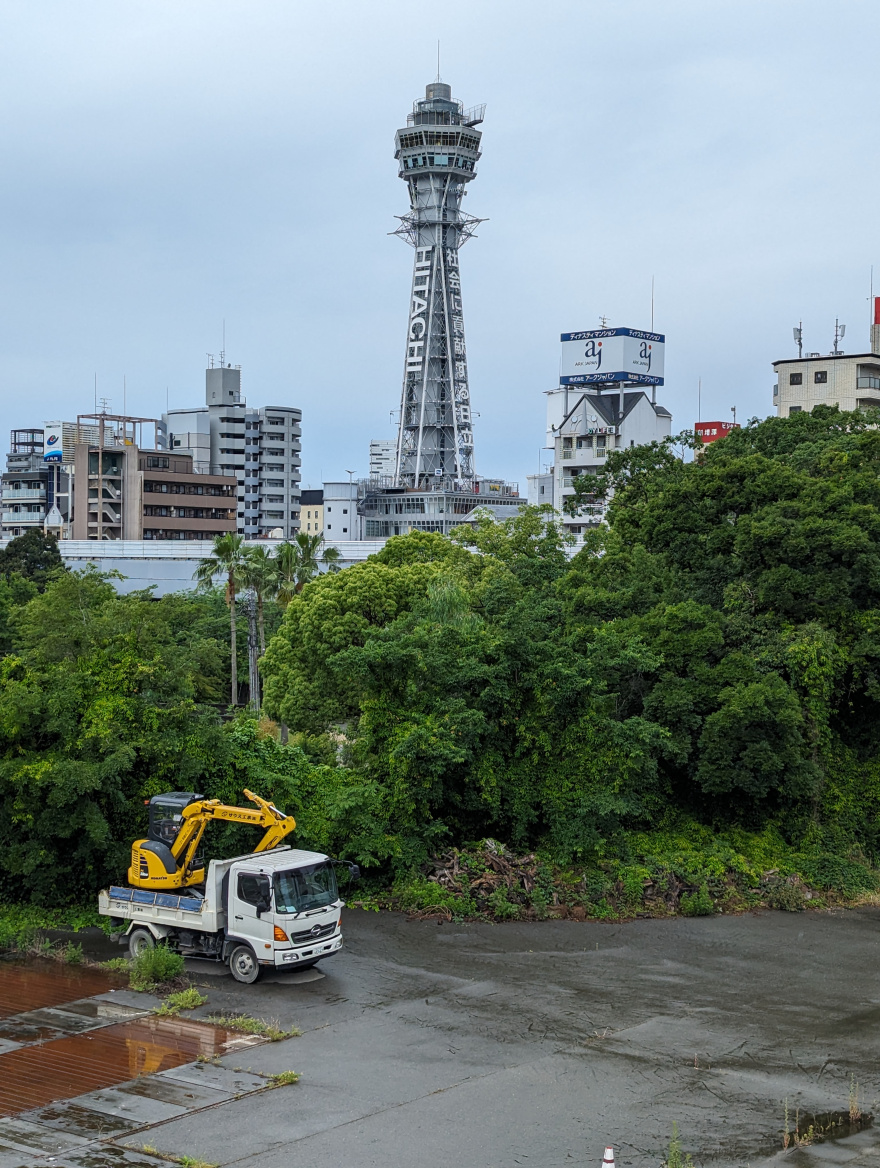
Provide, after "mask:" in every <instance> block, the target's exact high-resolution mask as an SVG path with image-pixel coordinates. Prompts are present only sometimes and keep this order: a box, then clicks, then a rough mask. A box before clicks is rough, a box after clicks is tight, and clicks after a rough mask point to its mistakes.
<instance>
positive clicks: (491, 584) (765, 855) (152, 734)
mask: <svg viewBox="0 0 880 1168" xmlns="http://www.w3.org/2000/svg"><path fill="white" fill-rule="evenodd" d="M874 425H875V419H873V418H869V417H866V416H865V415H862V414H852V415H849V414H840V413H839V412H837V411H836V410H829V409H827V408H817V409H816V410H815V411H814V412H813V413H812V414H801V415H797V416H796V417H792V418H790V419H785V420H782V419H770V420H768V421H766V422H762V423H755V424H751V425H749V426H747V427H745V428H744V429H742V430H740V431H734V432H733V433H732V434H730V436H729V437H726V438H725V439H724V440H723V441H722V442H718V443H715V444H714V445H712V446H711V447H709V448H707V449H706V450H705V451H703V452H699V454H698V457H697V459H696V460H695V461H691V462H683V461H682V460H681V459H680V458H677V457H675V456H674V454H673V451H672V449H671V448H670V446H668V445H657V446H649V447H642V448H633V449H630V450H625V451H620V452H615V453H612V454H611V456H610V457H609V458H608V461H607V469H606V472H605V474H604V475H602V476H600V477H599V478H598V479H597V478H591V479H589V480H587V479H584V480H581V481H579V482H578V499H579V501H583V500H584V499H585V498H587V497H588V496H595V495H596V494H601V493H603V492H607V491H609V490H611V489H612V488H613V491H614V496H613V500H612V502H611V505H610V511H609V519H610V524H609V526H608V527H603V528H602V529H601V530H599V531H596V532H594V533H592V534H591V535H590V536H589V537H588V539H587V542H586V544H585V546H584V548H583V549H582V550H580V551H579V552H578V554H577V555H576V556H574V558H573V559H572V560H569V558H568V557H569V552H568V549H567V548H566V547H565V543H564V537H563V536H562V535H561V534H560V531H559V529H558V527H557V525H556V524H555V522H554V521H553V518H552V515H551V514H550V513H548V512H547V511H545V510H542V509H538V508H524V509H522V511H521V513H520V514H519V515H518V516H517V517H516V518H515V519H512V520H508V521H506V522H505V523H500V524H499V523H495V522H493V521H492V520H491V519H489V518H488V517H486V518H485V519H482V520H480V521H478V522H477V523H476V524H475V525H473V526H470V527H467V528H461V529H459V530H458V531H457V533H456V535H455V537H453V538H445V537H442V536H440V535H433V534H426V533H414V534H411V535H409V536H405V537H396V538H394V539H392V540H390V541H389V542H388V543H387V544H386V546H385V548H384V549H383V550H382V551H381V553H379V554H378V555H376V556H373V557H371V558H370V559H369V560H368V561H367V562H365V563H363V564H359V565H357V566H355V567H353V568H349V569H346V570H344V571H339V572H328V573H325V574H323V575H320V576H318V577H316V578H312V579H307V580H305V581H301V582H300V583H301V584H302V586H301V587H299V585H297V586H295V587H291V588H290V589H288V590H287V591H286V592H285V593H284V595H283V596H282V597H281V600H280V602H279V600H277V599H275V598H274V595H273V592H272V589H271V588H267V589H266V590H265V596H264V597H263V600H262V605H263V608H261V610H260V615H261V623H262V622H263V617H264V618H265V620H264V624H265V635H266V638H267V641H268V645H267V649H266V653H265V656H264V657H263V660H262V675H263V681H264V686H263V688H264V694H263V698H264V702H265V712H266V713H267V714H268V715H269V717H270V718H274V719H276V720H277V721H278V722H281V723H286V724H287V725H288V726H289V728H290V742H289V744H286V745H282V744H281V742H280V741H279V736H278V727H277V725H275V724H274V723H270V722H269V721H268V720H267V719H263V720H262V721H260V720H259V719H257V718H256V717H254V716H248V715H238V716H236V717H234V718H230V716H229V712H228V710H227V705H226V703H227V701H228V695H229V689H230V687H229V677H230V639H229V638H230V609H229V607H228V606H227V603H226V597H225V596H224V591H223V589H222V588H211V587H210V586H209V587H207V590H206V591H204V592H197V593H190V594H186V595H180V596H170V597H165V598H164V599H161V600H154V599H152V598H151V597H150V596H149V594H147V593H134V594H130V595H128V596H120V595H118V594H117V592H116V591H115V588H114V582H113V581H112V580H110V579H108V578H106V577H105V576H102V575H101V574H99V573H97V572H94V571H89V572H84V573H72V572H66V571H64V570H63V569H57V568H56V569H55V570H54V571H53V570H51V569H49V570H48V571H47V574H46V576H45V577H38V575H37V574H36V572H35V573H32V574H31V576H30V577H28V576H27V575H25V574H22V573H18V572H15V571H10V572H8V573H6V574H5V575H4V574H0V654H2V660H0V899H2V900H6V901H30V902H31V903H32V904H35V905H37V906H55V905H58V904H59V903H61V902H67V903H75V902H77V901H80V902H85V901H87V900H88V898H90V897H91V896H92V894H93V893H94V891H95V889H96V888H98V887H100V886H101V885H102V884H105V883H107V882H108V881H109V880H113V879H120V878H122V876H123V874H124V871H125V869H126V867H127V863H128V855H129V847H130V843H131V841H132V839H133V838H136V837H137V835H138V834H139V833H140V832H142V830H143V827H144V824H145V809H144V806H143V800H144V799H145V798H148V797H149V796H150V795H152V794H154V793H157V792H160V791H162V790H168V789H178V790H181V789H183V790H185V789H192V790H198V791H202V792H204V793H205V794H206V795H215V796H217V797H219V798H221V799H223V800H224V801H226V802H241V799H242V796H241V792H242V789H243V788H244V787H250V788H251V789H253V790H255V791H258V792H260V793H261V794H263V795H266V796H268V797H270V798H272V799H274V800H275V801H276V802H277V803H278V805H279V806H281V807H283V808H284V809H285V810H288V811H290V812H291V813H292V814H293V815H294V816H295V817H296V819H297V824H298V826H297V832H296V837H295V839H296V842H298V843H299V844H301V845H304V846H309V847H314V848H315V849H317V850H320V851H325V852H330V853H334V854H337V855H342V856H347V857H350V858H352V859H356V860H358V861H359V862H361V863H362V864H365V865H367V866H368V867H370V868H373V869H374V870H375V871H378V872H382V873H383V874H384V875H383V879H384V880H385V888H386V889H387V888H388V886H389V884H390V883H392V882H394V884H395V888H396V889H397V895H398V900H397V903H400V904H406V905H408V906H409V907H419V908H424V909H428V910H429V909H430V908H431V907H432V906H435V907H437V908H438V910H441V911H444V912H449V913H462V912H464V911H466V909H467V906H468V905H470V906H473V905H476V904H479V905H483V904H486V905H488V906H489V909H490V910H491V911H492V912H494V914H495V915H496V916H498V917H502V918H503V917H505V916H513V915H517V914H520V915H522V914H526V913H531V914H533V915H537V916H542V915H545V914H546V913H547V912H548V911H550V910H551V909H553V910H556V909H559V910H560V911H561V909H562V908H566V907H567V908H570V909H571V910H572V911H577V912H579V913H581V912H582V913H585V914H586V915H588V916H593V917H600V918H601V917H604V916H612V915H621V914H623V915H627V914H631V913H632V912H634V911H638V910H639V909H640V908H642V907H644V906H645V904H646V902H647V901H649V900H652V903H655V904H656V905H658V906H661V908H662V909H663V911H666V910H668V909H669V908H678V909H680V910H681V911H684V912H688V913H691V914H693V915H702V914H704V913H708V912H711V911H716V909H717V908H718V907H719V906H722V905H725V906H726V905H729V906H730V907H736V906H738V905H743V904H748V903H757V902H758V900H763V901H764V902H765V903H771V904H775V905H777V907H781V908H800V907H803V905H804V903H805V897H806V895H807V890H808V889H811V890H812V893H811V895H813V894H815V895H816V896H819V897H825V896H826V894H827V895H828V896H830V897H833V896H834V895H836V894H839V895H842V896H847V897H855V896H859V895H862V894H864V893H866V892H870V891H872V890H873V889H874V888H875V885H876V880H875V874H874V868H875V867H876V866H877V863H878V860H880V719H878V714H880V429H874ZM263 567H265V565H262V566H261V565H256V566H254V567H253V572H252V575H254V574H256V575H258V574H259V573H258V569H260V570H262V568H263ZM227 575H228V573H227ZM256 575H254V580H256ZM242 579H243V580H244V576H243V577H242ZM258 583H259V581H257V582H256V583H255V582H254V581H252V582H251V584H250V585H249V586H250V587H253V588H257V585H258ZM223 584H228V579H227V580H223ZM261 595H262V593H261ZM263 609H264V610H265V611H263ZM239 658H240V659H241V654H240V655H239ZM487 837H492V838H493V839H494V840H497V841H500V845H507V846H508V847H509V848H512V849H513V854H514V855H520V856H524V855H525V854H526V853H531V852H533V851H536V852H537V853H538V856H539V857H540V860H539V861H535V863H537V864H538V868H537V869H535V871H539V872H540V873H541V875H540V878H538V877H535V879H538V883H537V884H534V881H533V880H532V878H531V877H528V876H523V877H522V880H521V882H520V884H519V885H517V886H516V887H514V886H513V885H512V884H510V883H508V884H507V885H503V886H502V885H499V886H498V887H495V886H493V887H492V888H491V889H490V888H489V886H488V885H486V886H485V887H484V888H483V892H482V893H480V892H479V890H476V889H473V888H471V887H470V885H467V886H466V884H465V883H461V884H455V883H454V882H453V884H452V885H448V886H444V887H442V888H441V887H440V886H439V885H438V884H437V883H436V881H434V880H428V879H427V878H426V877H427V874H429V873H430V872H431V871H432V869H431V868H430V867H429V866H428V865H427V863H426V862H427V860H428V857H429V856H432V855H434V856H436V855H438V854H439V853H444V854H452V853H451V851H450V849H456V848H462V847H464V846H465V845H467V844H469V843H470V844H474V843H475V841H478V840H481V839H485V838H487ZM252 840H253V837H252V836H251V835H249V833H248V831H247V830H246V829H242V828H236V827H234V826H233V825H225V826H222V827H221V826H220V825H216V826H215V827H214V828H213V829H212V832H211V834H210V838H209V839H208V841H207V846H208V854H209V855H211V854H224V853H225V854H229V852H230V851H233V850H234V851H241V850H245V849H246V848H247V847H248V846H249V845H250V844H251V843H252ZM500 845H499V846H500ZM494 846H495V845H493V847H494ZM456 854H458V853H456ZM468 854H469V855H470V856H471V860H470V861H468V862H469V863H471V864H472V865H474V864H476V865H477V868H476V869H473V870H474V871H478V870H481V869H479V864H482V863H484V861H485V863H486V864H488V865H489V866H490V867H491V863H494V862H495V861H491V863H490V861H489V860H486V859H485V855H487V854H488V853H485V852H483V851H480V849H479V848H477V849H476V850H475V849H474V848H473V847H472V848H471V850H470V852H469V853H468ZM496 854H497V852H492V855H496ZM505 854H507V853H505ZM475 857H476V858H475ZM480 857H483V859H481V858H480ZM523 871H525V869H523ZM407 873H409V874H412V873H417V875H416V876H415V877H412V876H410V877H407V876H406V874H407ZM418 873H420V875H419V874H418ZM794 873H798V874H799V877H797V878H796V877H794V876H793V875H792V874H794ZM496 875H497V873H496ZM407 881H409V882H407ZM463 906H464V907H463ZM663 906H665V908H663ZM481 911H482V909H481Z"/></svg>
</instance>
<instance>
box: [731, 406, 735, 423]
mask: <svg viewBox="0 0 880 1168" xmlns="http://www.w3.org/2000/svg"><path fill="white" fill-rule="evenodd" d="M730 412H731V413H732V414H733V424H734V426H735V425H736V406H731V407H730Z"/></svg>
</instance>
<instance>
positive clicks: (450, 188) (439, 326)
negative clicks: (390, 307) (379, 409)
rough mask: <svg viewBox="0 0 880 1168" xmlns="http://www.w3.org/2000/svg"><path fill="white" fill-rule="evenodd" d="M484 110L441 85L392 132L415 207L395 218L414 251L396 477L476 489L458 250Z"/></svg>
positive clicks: (470, 226) (469, 227) (469, 218)
mask: <svg viewBox="0 0 880 1168" xmlns="http://www.w3.org/2000/svg"><path fill="white" fill-rule="evenodd" d="M485 108H486V107H485V106H477V107H475V108H473V109H469V110H465V109H464V108H463V106H462V103H461V102H459V101H453V99H452V89H451V87H450V86H449V85H445V84H444V83H443V82H441V81H440V80H439V79H438V80H437V81H435V82H433V83H432V84H430V85H428V86H426V88H425V98H424V100H419V101H416V102H415V103H414V105H413V112H412V113H411V114H410V115H409V116H408V117H407V126H406V129H404V130H398V131H397V134H396V136H395V154H394V156H395V158H397V159H398V161H399V163H400V170H399V174H400V177H401V178H402V179H404V180H405V181H406V184H407V186H408V188H409V199H410V211H409V214H408V215H401V216H398V218H399V219H400V227H399V228H398V229H397V231H396V232H394V233H393V234H395V235H399V236H401V237H402V238H403V239H405V240H406V241H407V242H408V243H409V244H410V245H411V246H412V247H413V248H414V249H415V260H414V265H413V281H412V299H411V302H410V315H409V325H408V328H407V341H406V358H405V361H404V373H403V392H402V395H401V403H400V429H399V431H398V438H397V463H396V469H395V481H396V483H397V484H398V485H399V486H403V487H411V488H418V489H422V490H423V489H425V488H435V489H436V488H445V489H456V488H457V489H458V490H462V489H465V490H471V489H473V485H474V474H475V470H474V434H473V424H472V412H471V396H470V387H469V385H468V371H467V348H466V346H465V336H464V314H463V311H462V302H461V279H460V276H459V266H458V252H459V249H460V248H461V246H462V244H463V243H465V242H466V241H467V240H468V239H470V237H471V235H473V233H474V228H475V227H476V226H477V224H478V223H481V222H483V220H481V219H477V218H475V217H474V216H473V215H468V214H467V212H465V211H462V209H461V200H462V196H463V195H464V193H465V184H466V183H469V182H470V181H471V179H473V178H474V177H475V174H476V164H477V160H478V159H479V157H480V138H481V137H482V135H481V133H480V131H479V130H476V129H475V128H474V127H475V126H477V125H479V124H480V122H482V120H483V113H484V111H485Z"/></svg>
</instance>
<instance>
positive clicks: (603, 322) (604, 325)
mask: <svg viewBox="0 0 880 1168" xmlns="http://www.w3.org/2000/svg"><path fill="white" fill-rule="evenodd" d="M599 327H600V328H608V317H607V316H600V317H599Z"/></svg>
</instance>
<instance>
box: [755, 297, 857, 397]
mask: <svg viewBox="0 0 880 1168" xmlns="http://www.w3.org/2000/svg"><path fill="white" fill-rule="evenodd" d="M878 316H880V296H878V297H875V298H874V320H875V322H876V321H877V318H878ZM773 368H774V370H775V372H776V384H775V385H774V386H773V404H774V406H776V413H777V416H778V417H780V418H787V417H788V416H789V415H790V414H797V413H800V412H801V410H806V411H808V412H809V411H810V410H812V409H813V407H814V406H817V405H829V406H839V407H840V408H841V409H842V410H864V409H869V408H871V407H874V408H877V407H880V322H877V323H875V324H874V325H873V326H872V328H871V344H870V352H868V353H842V352H839V351H838V352H836V353H834V352H832V353H825V354H823V353H807V354H806V355H805V356H803V357H793V358H791V359H790V360H788V361H774V362H773Z"/></svg>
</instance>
